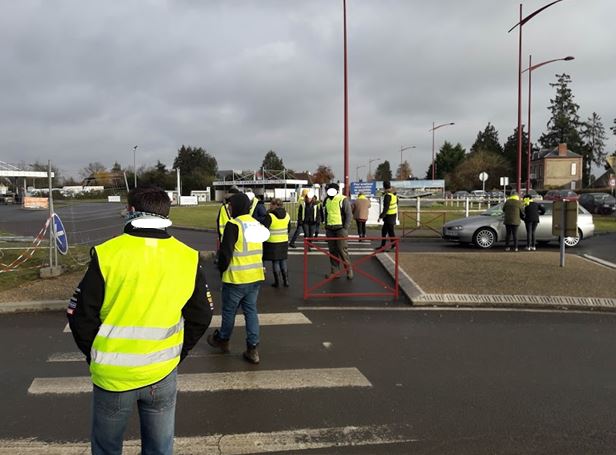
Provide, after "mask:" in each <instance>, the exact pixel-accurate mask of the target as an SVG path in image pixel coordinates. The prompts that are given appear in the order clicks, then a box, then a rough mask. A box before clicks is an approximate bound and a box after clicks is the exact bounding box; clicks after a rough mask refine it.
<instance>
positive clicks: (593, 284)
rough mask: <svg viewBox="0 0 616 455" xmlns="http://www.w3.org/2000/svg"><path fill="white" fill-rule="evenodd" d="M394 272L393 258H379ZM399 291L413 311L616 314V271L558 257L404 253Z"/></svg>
mask: <svg viewBox="0 0 616 455" xmlns="http://www.w3.org/2000/svg"><path fill="white" fill-rule="evenodd" d="M378 259H379V261H380V262H381V263H382V264H383V266H384V267H385V268H386V269H388V271H389V272H390V273H393V262H394V259H393V254H381V255H378ZM399 262H400V287H401V290H402V291H403V292H404V293H405V294H406V295H407V296H408V298H409V299H410V300H411V302H412V304H413V305H414V306H478V307H481V306H486V307H494V306H506V307H517V306H523V307H546V306H547V307H554V306H557V307H566V308H584V309H588V308H597V309H599V308H601V309H616V269H614V268H611V267H610V266H609V264H608V265H603V264H600V263H597V262H594V261H590V260H588V259H586V258H582V257H580V256H577V255H573V254H567V255H566V256H565V267H564V268H562V267H560V256H559V253H558V252H540V251H533V252H529V251H520V252H518V253H511V252H509V253H506V252H504V251H503V252H494V253H485V252H484V253H400V255H399Z"/></svg>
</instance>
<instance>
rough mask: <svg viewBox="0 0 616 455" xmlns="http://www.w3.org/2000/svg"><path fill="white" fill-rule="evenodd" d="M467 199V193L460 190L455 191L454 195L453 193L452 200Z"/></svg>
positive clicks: (468, 195)
mask: <svg viewBox="0 0 616 455" xmlns="http://www.w3.org/2000/svg"><path fill="white" fill-rule="evenodd" d="M467 197H470V194H469V192H468V191H464V190H460V191H456V192H455V193H453V198H454V199H466V198H467Z"/></svg>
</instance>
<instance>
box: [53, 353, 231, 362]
mask: <svg viewBox="0 0 616 455" xmlns="http://www.w3.org/2000/svg"><path fill="white" fill-rule="evenodd" d="M223 355H225V354H223V353H222V352H190V353H189V354H188V357H195V358H204V357H222V356H223ZM85 360H86V356H85V355H83V354H82V353H81V352H79V351H74V352H54V353H53V354H51V355H50V356H49V357H48V358H47V362H85Z"/></svg>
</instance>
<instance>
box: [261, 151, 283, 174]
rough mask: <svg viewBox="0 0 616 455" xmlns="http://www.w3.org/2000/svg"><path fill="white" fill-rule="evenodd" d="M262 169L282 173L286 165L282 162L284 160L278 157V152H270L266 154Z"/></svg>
mask: <svg viewBox="0 0 616 455" xmlns="http://www.w3.org/2000/svg"><path fill="white" fill-rule="evenodd" d="M261 168H262V169H265V170H267V171H282V170H283V169H284V163H283V162H282V158H279V157H278V155H276V152H274V151H273V150H270V151H269V152H267V153H266V154H265V158H263V163H261Z"/></svg>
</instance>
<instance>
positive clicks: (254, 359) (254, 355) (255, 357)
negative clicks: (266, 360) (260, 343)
mask: <svg viewBox="0 0 616 455" xmlns="http://www.w3.org/2000/svg"><path fill="white" fill-rule="evenodd" d="M242 355H243V357H244V360H246V361H247V362H249V363H252V364H254V365H256V364H258V363H259V362H260V360H261V359H259V351H257V347H256V346H253V347H249V348H248V349H246V351H245V352H244V354H242Z"/></svg>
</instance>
